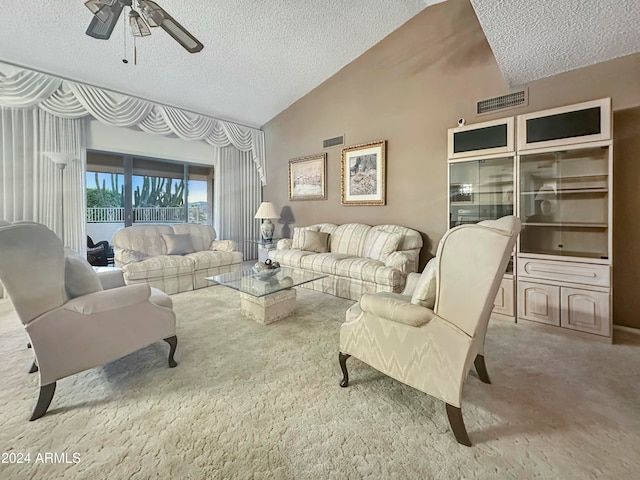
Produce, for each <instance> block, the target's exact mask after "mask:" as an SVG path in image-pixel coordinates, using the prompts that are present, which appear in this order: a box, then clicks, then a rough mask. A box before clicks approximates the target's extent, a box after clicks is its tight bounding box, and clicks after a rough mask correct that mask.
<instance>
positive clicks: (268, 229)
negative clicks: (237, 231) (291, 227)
mask: <svg viewBox="0 0 640 480" xmlns="http://www.w3.org/2000/svg"><path fill="white" fill-rule="evenodd" d="M274 229H275V225H274V224H273V223H272V222H271V220H269V219H268V218H265V219H264V221H263V222H262V225H260V234H261V235H262V240H264V241H265V242H271V241H272V240H273V231H274Z"/></svg>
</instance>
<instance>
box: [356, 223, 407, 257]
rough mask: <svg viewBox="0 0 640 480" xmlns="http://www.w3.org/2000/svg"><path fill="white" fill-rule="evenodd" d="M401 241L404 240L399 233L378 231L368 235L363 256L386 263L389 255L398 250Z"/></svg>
mask: <svg viewBox="0 0 640 480" xmlns="http://www.w3.org/2000/svg"><path fill="white" fill-rule="evenodd" d="M400 240H402V236H401V235H400V234H399V233H393V232H387V231H385V230H377V229H376V230H375V231H373V232H370V233H369V235H367V238H366V240H365V242H364V251H363V255H364V256H365V257H368V258H372V259H373V260H380V261H381V262H386V261H387V258H388V257H389V255H390V254H391V253H392V252H395V251H396V250H397V249H398V245H399V244H400Z"/></svg>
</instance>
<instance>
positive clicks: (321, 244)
mask: <svg viewBox="0 0 640 480" xmlns="http://www.w3.org/2000/svg"><path fill="white" fill-rule="evenodd" d="M302 234H303V240H302V248H301V250H306V251H308V252H317V253H325V252H328V251H329V234H328V233H325V232H314V231H313V230H304V231H303V232H302Z"/></svg>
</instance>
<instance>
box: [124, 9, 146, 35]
mask: <svg viewBox="0 0 640 480" xmlns="http://www.w3.org/2000/svg"><path fill="white" fill-rule="evenodd" d="M129 27H130V28H131V35H133V36H134V37H146V36H148V35H151V30H149V26H148V25H147V24H146V23H145V22H144V20H143V19H142V18H140V14H139V13H138V12H136V11H135V10H131V11H130V12H129Z"/></svg>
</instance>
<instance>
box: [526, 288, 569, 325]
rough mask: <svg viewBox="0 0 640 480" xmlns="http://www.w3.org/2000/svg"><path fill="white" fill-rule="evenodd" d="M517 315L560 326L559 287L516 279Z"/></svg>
mask: <svg viewBox="0 0 640 480" xmlns="http://www.w3.org/2000/svg"><path fill="white" fill-rule="evenodd" d="M518 317H519V318H522V319H525V320H533V321H534V322H541V323H547V324H549V325H556V326H560V287H558V286H557V285H544V284H541V283H531V282H522V281H518Z"/></svg>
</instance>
